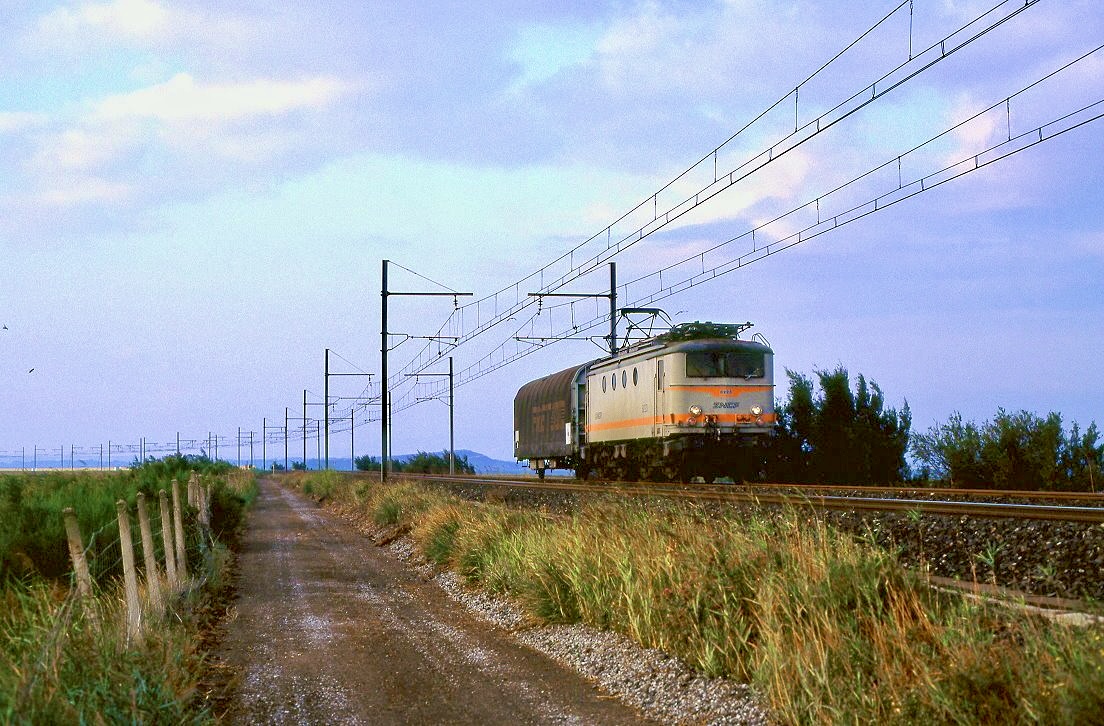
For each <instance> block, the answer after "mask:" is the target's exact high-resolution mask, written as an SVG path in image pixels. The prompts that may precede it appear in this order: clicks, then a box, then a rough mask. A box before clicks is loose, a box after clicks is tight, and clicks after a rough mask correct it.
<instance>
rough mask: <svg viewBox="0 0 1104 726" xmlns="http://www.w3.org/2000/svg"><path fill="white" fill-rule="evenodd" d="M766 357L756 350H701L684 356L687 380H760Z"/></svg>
mask: <svg viewBox="0 0 1104 726" xmlns="http://www.w3.org/2000/svg"><path fill="white" fill-rule="evenodd" d="M765 368H766V355H765V354H764V353H762V352H760V351H756V350H702V351H692V352H689V353H687V354H686V377H687V378H762V377H763V371H764V370H765Z"/></svg>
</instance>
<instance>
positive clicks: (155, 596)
mask: <svg viewBox="0 0 1104 726" xmlns="http://www.w3.org/2000/svg"><path fill="white" fill-rule="evenodd" d="M137 499H138V530H139V531H140V532H141V535H142V558H143V561H144V562H145V566H146V589H147V590H148V591H149V599H150V605H151V606H152V607H153V611H154V612H155V613H157V614H158V615H160V614H161V613H163V612H165V601H164V600H163V599H162V598H161V573H160V572H158V571H157V553H156V552H154V549H153V530H152V529H150V519H149V510H148V509H146V495H145V494H143V493H141V492H139V493H138V497H137Z"/></svg>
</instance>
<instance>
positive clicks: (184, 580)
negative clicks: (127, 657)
mask: <svg viewBox="0 0 1104 726" xmlns="http://www.w3.org/2000/svg"><path fill="white" fill-rule="evenodd" d="M172 489H173V492H172V495H171V496H170V495H169V493H168V492H166V491H165V490H162V491H161V492H160V494H161V496H160V497H159V500H154V502H152V506H147V505H148V504H149V503H147V502H146V501H145V498H144V495H142V494H139V495H138V497H137V501H136V503H135V504H128V503H127V502H125V501H124V500H120V501H119V502H118V503H117V505H116V512H117V517H116V518H115V519H113V520H109V521H104V522H102V523H101V524H100V525H99V526H98V527H97V528H96V529H94V530H93V531H92V532H90V533H89V534H88V535H87V537H84V536H82V534H81V533H80V529H79V524H78V522H77V514H76V512H75V511H74V510H73V509H72V508H67V509H65V510H64V511H63V513H62V516H63V518H64V519H65V520H66V539H67V540H68V542H67V544H68V547H69V553H70V557H71V561H72V565H73V569H72V572H71V573H70V575H69V577H68V584H69V587H68V590H67V592H66V594H65V596H64V597H63V598H62V599H61V600H60V601H58V600H57V599H56V598H55V597H53V596H52V595H51V594H50V591H49V590H48V589H45V588H44V589H42V590H40V591H36V590H34V589H33V588H28V589H26V590H25V591H22V592H21V594H19V595H14V596H12V597H15V598H16V599H19V600H20V602H19V606H20V608H21V612H20V615H19V617H18V618H16V617H15V616H14V613H13V617H12V619H11V620H9V621H7V622H5V623H4V626H5V629H8V630H9V632H7V633H4V634H3V635H4V636H5V637H6V638H7V639H8V640H18V641H20V642H22V643H23V645H24V646H26V644H27V643H31V642H33V643H34V646H33V648H32V649H31V650H30V652H29V653H28V652H24V654H23V656H22V658H19V660H20V662H19V663H15V662H13V663H12V664H11V665H12V667H13V669H14V670H15V671H16V672H17V673H18V687H17V688H16V689H15V693H14V698H15V702H14V704H13V708H14V711H13V713H20V712H21V704H26V703H28V702H29V699H32V698H33V697H34V693H35V690H36V687H37V686H39V685H40V684H41V682H42V681H43V679H44V678H46V677H48V675H49V674H50V673H52V672H56V671H57V669H58V664H59V663H60V662H61V659H62V658H65V657H67V656H66V653H65V650H66V644H67V641H68V639H70V638H71V637H75V636H76V635H77V634H79V633H81V632H83V631H84V629H86V628H92V629H94V630H95V631H96V632H98V633H99V634H100V635H101V636H107V637H109V639H110V640H112V641H114V642H117V643H121V644H122V647H125V648H131V647H134V646H138V645H141V644H142V643H143V641H144V637H145V635H146V634H147V633H149V632H150V629H151V628H153V627H156V626H157V624H158V623H159V622H161V621H162V619H163V618H164V616H165V614H166V611H167V610H168V608H169V606H170V604H171V603H172V602H173V601H174V600H176V601H178V600H180V599H182V598H184V597H186V596H187V595H188V593H190V592H192V591H194V590H196V589H198V588H202V587H203V586H204V585H206V582H207V573H208V571H209V567H208V566H207V564H208V560H209V555H210V553H211V551H212V544H213V538H212V533H211V527H210V521H211V491H210V489H209V487H207V486H205V485H204V484H202V483H201V482H200V480H199V479H198V477H197V476H196V475H195V474H194V473H193V474H192V476H191V478H190V479H189V481H188V483H187V493H186V496H182V495H181V492H180V491H179V490H180V483H179V482H176V481H174V482H173V484H172ZM143 510H144V511H143ZM151 514H152V516H151ZM155 523H156V524H155ZM132 525H136V526H133V527H132ZM136 540H137V542H136ZM138 553H140V554H141V557H137V556H136V555H137V554H138ZM189 560H191V561H192V562H193V563H197V564H198V563H200V562H203V563H204V566H200V567H193V568H192V571H194V573H195V575H194V576H192V577H189V576H188V572H189V567H188V564H187V563H188V562H189ZM139 563H141V564H139ZM120 595H121V596H122V597H120ZM16 631H19V632H16ZM5 656H6V657H8V658H11V657H13V656H12V655H11V654H5Z"/></svg>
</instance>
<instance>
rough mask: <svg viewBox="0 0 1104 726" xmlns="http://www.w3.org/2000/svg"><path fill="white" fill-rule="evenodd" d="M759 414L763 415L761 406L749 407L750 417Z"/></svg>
mask: <svg viewBox="0 0 1104 726" xmlns="http://www.w3.org/2000/svg"><path fill="white" fill-rule="evenodd" d="M761 413H763V407H762V406H752V407H751V415H752V416H758V415H759V414H761Z"/></svg>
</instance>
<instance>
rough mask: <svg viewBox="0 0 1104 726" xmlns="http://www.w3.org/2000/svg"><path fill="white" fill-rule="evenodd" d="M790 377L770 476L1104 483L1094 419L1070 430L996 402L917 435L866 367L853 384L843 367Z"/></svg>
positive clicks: (1103, 445)
mask: <svg viewBox="0 0 1104 726" xmlns="http://www.w3.org/2000/svg"><path fill="white" fill-rule="evenodd" d="M786 375H787V377H788V379H789V398H788V399H787V400H785V401H780V402H779V403H778V405H777V407H776V412H777V414H778V422H777V424H776V428H775V435H774V436H773V437H772V439H771V441H770V443H769V444H768V445H767V447H766V450H765V453H764V461H763V470H762V473H763V475H764V476H765V477H766V479H767V480H771V481H782V482H823V483H827V484H848V483H850V484H893V483H899V482H916V483H925V484H941V485H946V486H952V487H963V488H966V487H969V488H994V489H1042V490H1054V491H1058V490H1069V491H1096V489H1097V487H1099V486H1100V484H1101V481H1100V479H1101V471H1100V466H1101V462H1102V460H1104V442H1102V441H1101V439H1100V432H1099V430H1098V428H1097V426H1096V424H1095V422H1094V423H1092V424H1090V425H1089V427H1088V428H1087V429H1085V430H1084V431H1082V430H1081V429H1080V428H1079V427H1078V425H1077V424H1076V423H1075V424H1073V426H1072V428H1071V429H1070V430H1069V431H1067V430H1066V429H1065V427H1064V426H1063V423H1062V416H1061V414H1059V413H1054V412H1051V413H1049V414H1048V415H1047V416H1045V417H1043V416H1038V415H1036V414H1033V413H1030V412H1028V411H1019V412H1016V413H1009V412H1007V411H1005V410H1004V409H998V411H997V414H996V416H994V417H993V419H992V420H990V421H985V422H983V423H981V424H976V423H973V422H970V421H964V420H963V418H962V415H961V414H960V413H958V412H955V413H954V414H952V415H951V417H950V419H949V420H948V421H947V422H946V423H942V424H937V425H935V426H933V427H931V428H930V429H928V431H926V432H924V433H915V434H914V433H913V432H912V414H911V412H910V411H909V407H908V402H907V401H906V402H905V403H904V405H903V406H902V407H901V409H900V410H898V409H896V408H893V407H889V406H887V405H886V398H885V394H884V393H883V392H882V389H881V388H880V387H879V386H878V385H877V384H876V383H874V382H873V381H868V380H867V379H866V378H865V377H864V376H862V375H859V376H858V378H857V381H856V383H855V386H854V387H852V385H851V380H850V376H849V374H848V372H847V370H846V369H845V368H843V367H842V366H841V367H838V368H836V369H834V370H828V371H815V373H814V377H809V376H805V375H802V374H800V373H795V372H793V371H790V370H787V371H786ZM814 378H815V380H814ZM910 454H911V456H912V462H913V464H915V466H914V465H913V464H910V461H909V455H910Z"/></svg>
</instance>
